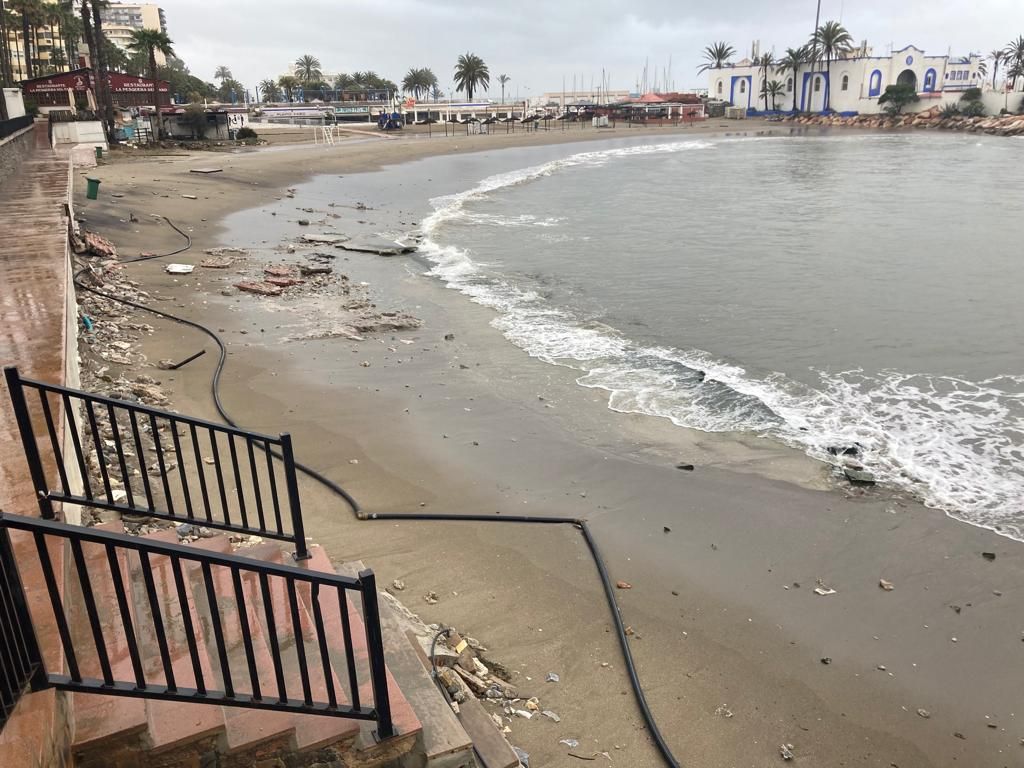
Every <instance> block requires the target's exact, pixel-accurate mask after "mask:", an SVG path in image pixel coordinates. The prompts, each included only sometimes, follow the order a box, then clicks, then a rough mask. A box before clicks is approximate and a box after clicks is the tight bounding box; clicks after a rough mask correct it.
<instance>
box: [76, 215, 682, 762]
mask: <svg viewBox="0 0 1024 768" xmlns="http://www.w3.org/2000/svg"><path fill="white" fill-rule="evenodd" d="M160 218H162V219H163V220H164V221H166V222H167V223H168V225H170V227H171V228H172V229H174V230H175V231H176V232H178V233H179V234H181V235H182V236H183V237H185V238H186V240H187V241H188V242H187V244H186V245H185V246H183V247H182V248H179V249H178V250H176V251H172V252H171V253H165V254H159V255H150V256H140V257H138V258H135V259H128V260H126V261H124V262H122V263H125V264H131V263H135V262H138V261H148V260H150V259H158V258H164V257H167V256H175V255H177V254H179V253H182V252H184V251H186V250H188V249H189V248H191V247H192V238H191V237H190V236H189V235H188V234H186V233H185V232H183V231H182V230H181V229H179V228H178V227H177V226H176V225H175V224H174V222H172V221H171V220H170V219H168V218H167V217H163V216H162V217H160ZM88 270H89V268H88V267H85V268H83V269H81V270H79V271H78V272H76V273H75V275H74V278H73V280H74V284H75V286H76V287H77V288H81V289H82V290H85V291H89V292H90V293H95V294H96V295H98V296H102V297H103V298H105V299H109V300H110V301H116V302H119V303H121V304H126V305H127V306H130V307H135V308H136V309H141V310H143V311H145V312H151V313H152V314H154V315H157V316H158V317H163V318H165V319H167V320H171V321H174V322H176V323H181V324H182V325H187V326H189V327H191V328H195V329H196V330H198V331H200V332H201V333H205V334H206V335H207V336H209V337H210V338H211V339H213V341H214V343H215V344H216V345H217V348H218V349H219V350H220V355H219V357H218V359H217V364H216V366H215V368H214V372H213V379H212V380H211V382H210V392H211V394H212V395H213V403H214V406H215V407H216V409H217V413H219V414H220V416H221V418H222V419H224V421H225V422H227V423H228V424H229V425H231V426H232V427H235V428H240V427H239V425H238V423H237V422H236V421H235V420H234V419H232V418H231V417H230V416H229V415H228V413H227V411H226V410H225V408H224V404H223V403H222V402H221V399H220V376H221V373H222V372H223V370H224V364H225V363H226V362H227V349H226V348H225V346H224V342H223V341H221V339H220V337H219V336H218V335H217V334H216V333H214V332H213V331H212V330H210V329H209V328H207V327H206V326H204V325H202V324H201V323H197V322H195V321H193V320H188V319H186V318H183V317H178V316H177V315H172V314H170V313H168V312H161V311H160V310H158V309H153V308H152V307H147V306H145V305H144V304H139V303H137V302H134V301H129V300H128V299H123V298H120V297H118V296H113V295H111V294H109V293H104V292H103V291H100V290H98V289H96V288H91V287H89V286H87V285H85V284H83V283H82V282H81V281H80V279H79V278H80V277H81V275H82V274H83V273H85V272H87V271H88ZM275 455H276V454H275ZM278 458H280V457H278ZM295 466H296V467H297V468H298V469H299V470H300V471H301V472H303V473H304V474H305V475H307V476H309V477H311V478H313V479H314V480H316V481H317V482H319V483H321V484H322V485H324V486H325V487H327V488H329V489H330V490H331V491H334V493H336V494H338V495H339V496H341V497H342V498H343V499H344V500H345V501H346V502H347V503H348V504H349V506H351V507H352V511H353V512H354V513H355V514H356V517H357V518H358V519H359V520H392V521H393V520H410V521H419V522H423V521H435V522H441V521H443V522H467V523H495V522H498V523H521V524H541V523H543V524H547V525H571V526H573V527H575V528H577V529H579V530H580V531H581V532H582V534H583V540H584V541H585V542H586V543H587V548H588V549H589V550H590V554H591V557H592V558H593V560H594V565H595V566H597V573H598V575H599V576H600V577H601V584H602V586H603V587H604V594H605V598H606V599H607V601H608V606H609V607H610V608H611V611H612V621H613V622H614V623H615V634H616V636H617V637H618V638H619V647H620V649H621V650H622V656H623V658H624V659H625V663H626V670H627V672H628V673H629V683H630V686H631V687H632V689H633V695H634V696H635V698H636V703H637V706H638V707H639V708H640V713H641V715H643V718H644V722H646V723H647V727H648V729H649V730H650V732H651V737H652V738H653V739H654V743H655V746H656V747H657V748H658V751H659V752H660V753H661V756H662V758H664V760H665V762H666V764H668V765H669V766H671V768H679V761H678V760H676V757H675V755H673V754H672V750H671V749H670V748H669V746H668V743H667V742H666V741H665V738H664V737H663V736H662V735H661V731H660V730H659V729H658V723H657V721H656V720H655V719H654V714H653V713H652V712H651V708H650V706H649V705H648V704H647V697H646V696H645V695H644V690H643V686H642V685H641V683H640V675H639V673H638V672H637V669H636V663H635V662H634V660H633V652H632V651H631V650H630V647H629V640H628V638H627V635H626V627H625V625H624V624H623V622H622V614H621V613H620V611H619V604H618V603H617V602H616V600H615V589H614V585H613V584H612V580H611V576H610V575H609V574H608V568H607V567H606V566H605V563H604V558H602V557H601V551H600V550H599V549H598V546H597V541H596V540H595V539H594V536H593V534H592V533H591V532H590V527H589V526H588V525H587V521H586V520H582V519H576V518H571V517H539V516H536V515H457V514H444V513H437V512H416V513H412V514H398V513H369V514H366V513H363V512H362V509H361V507H360V506H359V503H358V502H357V501H356V500H355V499H354V498H353V497H352V496H351V495H350V494H349V493H348V491H346V490H345V489H344V488H342V487H341V486H340V485H338V484H337V483H335V482H334V481H333V480H331V479H330V478H328V477H325V476H324V475H323V474H321V473H320V472H318V471H316V470H315V469H312V468H311V467H307V466H305V465H303V464H300V463H299V462H295ZM434 642H435V643H436V642H437V638H436V637H435V638H434ZM431 662H433V648H432V649H431ZM434 669H435V673H436V667H435V668H434ZM434 677H435V681H436V674H435V676H434Z"/></svg>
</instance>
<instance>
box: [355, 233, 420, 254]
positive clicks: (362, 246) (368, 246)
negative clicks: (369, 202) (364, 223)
mask: <svg viewBox="0 0 1024 768" xmlns="http://www.w3.org/2000/svg"><path fill="white" fill-rule="evenodd" d="M338 247H339V248H343V249H345V250H346V251H358V252H359V253H375V254H377V255H378V256H397V255H399V254H401V253H412V252H413V251H415V250H416V246H415V245H405V244H404V243H400V242H398V241H397V240H388V239H386V238H383V237H367V238H360V239H358V240H348V241H346V242H343V243H339V244H338Z"/></svg>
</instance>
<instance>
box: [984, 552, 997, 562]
mask: <svg viewBox="0 0 1024 768" xmlns="http://www.w3.org/2000/svg"><path fill="white" fill-rule="evenodd" d="M981 556H982V557H984V558H985V559H986V560H995V559H996V553H995V552H982V553H981Z"/></svg>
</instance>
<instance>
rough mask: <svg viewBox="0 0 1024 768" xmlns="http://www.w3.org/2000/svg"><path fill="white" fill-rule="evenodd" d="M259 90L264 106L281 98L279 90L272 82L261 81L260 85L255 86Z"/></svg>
mask: <svg viewBox="0 0 1024 768" xmlns="http://www.w3.org/2000/svg"><path fill="white" fill-rule="evenodd" d="M256 87H257V88H259V90H260V95H261V96H262V97H263V102H264V103H265V104H270V103H272V102H275V101H277V100H278V99H280V98H281V89H280V88H278V87H277V83H275V82H274V81H273V80H269V79H268V80H261V81H260V84H259V85H258V86H256Z"/></svg>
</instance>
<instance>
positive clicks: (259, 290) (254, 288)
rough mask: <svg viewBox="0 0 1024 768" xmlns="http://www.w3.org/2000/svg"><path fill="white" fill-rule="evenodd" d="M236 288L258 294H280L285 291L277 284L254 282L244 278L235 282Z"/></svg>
mask: <svg viewBox="0 0 1024 768" xmlns="http://www.w3.org/2000/svg"><path fill="white" fill-rule="evenodd" d="M235 288H237V289H238V290H240V291H245V292H246V293H255V294H256V295H257V296H280V295H281V293H282V292H283V291H284V289H283V288H281V287H280V286H277V285H271V284H270V283H266V282H262V281H261V282H253V281H251V280H243V281H242V282H240V283H235Z"/></svg>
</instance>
